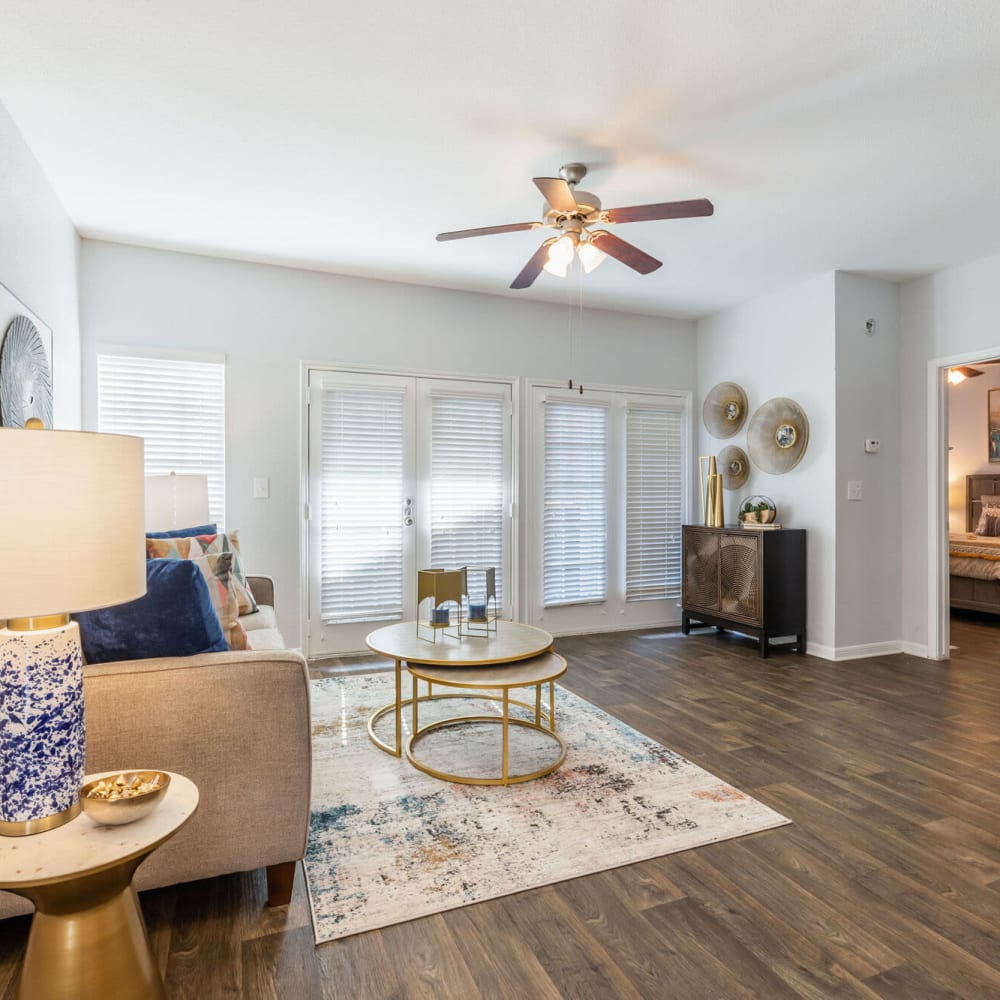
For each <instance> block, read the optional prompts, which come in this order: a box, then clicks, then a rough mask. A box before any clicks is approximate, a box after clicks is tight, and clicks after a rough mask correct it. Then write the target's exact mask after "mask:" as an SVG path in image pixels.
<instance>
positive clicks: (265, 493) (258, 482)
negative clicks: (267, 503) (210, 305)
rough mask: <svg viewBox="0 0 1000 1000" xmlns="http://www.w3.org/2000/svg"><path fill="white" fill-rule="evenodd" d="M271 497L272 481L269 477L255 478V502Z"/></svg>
mask: <svg viewBox="0 0 1000 1000" xmlns="http://www.w3.org/2000/svg"><path fill="white" fill-rule="evenodd" d="M270 495H271V481H270V479H268V477H267V476H255V477H254V481H253V498H254V500H266V499H267V498H268V497H269V496H270Z"/></svg>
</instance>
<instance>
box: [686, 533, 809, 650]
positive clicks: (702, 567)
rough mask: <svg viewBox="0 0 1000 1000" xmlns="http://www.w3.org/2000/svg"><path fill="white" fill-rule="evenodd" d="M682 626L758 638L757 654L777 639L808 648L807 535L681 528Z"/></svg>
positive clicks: (687, 630)
mask: <svg viewBox="0 0 1000 1000" xmlns="http://www.w3.org/2000/svg"><path fill="white" fill-rule="evenodd" d="M683 538H684V541H683V545H684V582H683V588H682V611H681V628H682V630H683V632H684V634H685V635H687V634H688V632H689V631H690V629H691V625H692V624H695V625H698V624H702V625H715V626H716V627H717V628H720V629H722V628H729V629H732V630H733V631H734V632H743V633H745V634H746V635H752V636H754V637H756V639H757V642H758V646H759V649H760V655H761V656H767V654H768V649H769V642H770V640H771V639H773V638H776V637H778V636H795V641H794V643H789V644H788V645H789V646H794V647H795V648H796V649H797V650H798V651H799V652H800V653H804V652H805V650H806V533H805V531H804V530H803V529H801V528H799V529H788V528H782V529H779V530H776V531H755V530H751V529H748V528H704V527H702V526H701V525H693V524H686V525H684V535H683Z"/></svg>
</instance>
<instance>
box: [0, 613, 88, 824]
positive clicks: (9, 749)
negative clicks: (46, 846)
mask: <svg viewBox="0 0 1000 1000" xmlns="http://www.w3.org/2000/svg"><path fill="white" fill-rule="evenodd" d="M84 749H85V744H84V728H83V655H82V653H81V651H80V630H79V628H78V627H77V624H76V622H70V623H69V624H68V625H64V626H61V627H58V628H49V629H40V630H37V631H32V632H14V631H11V630H10V629H6V628H4V629H0V835H4V836H8V837H14V836H23V835H25V834H31V833H41V832H42V831H43V830H49V829H52V828H53V827H56V826H60V825H62V824H63V823H66V822H69V820H71V819H73V817H74V816H76V814H77V813H78V812H79V809H80V804H79V792H80V786H81V785H82V784H83V772H84Z"/></svg>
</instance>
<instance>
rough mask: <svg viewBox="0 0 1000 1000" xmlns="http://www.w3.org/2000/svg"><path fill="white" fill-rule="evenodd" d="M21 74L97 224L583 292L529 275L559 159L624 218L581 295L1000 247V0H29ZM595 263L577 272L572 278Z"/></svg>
mask: <svg viewBox="0 0 1000 1000" xmlns="http://www.w3.org/2000/svg"><path fill="white" fill-rule="evenodd" d="M2 37H3V42H4V44H3V52H2V55H0V100H2V101H3V103H4V104H5V105H6V106H7V109H8V111H9V112H10V114H11V115H12V117H13V118H14V120H15V122H16V123H17V125H18V126H19V128H20V129H21V131H22V133H23V134H24V136H25V138H26V140H27V142H28V144H29V145H30V146H31V148H32V149H33V151H34V152H35V155H36V156H37V157H38V160H39V162H40V163H41V165H42V167H43V169H44V170H45V172H46V173H47V175H48V176H49V178H50V180H51V182H52V184H53V186H54V187H55V190H56V192H57V193H58V195H59V196H60V198H61V199H62V201H63V203H64V205H65V206H66V209H67V211H68V212H69V214H70V216H71V218H72V219H73V221H74V222H75V224H76V225H77V227H78V229H79V231H80V232H81V233H82V234H83V235H84V236H89V237H95V238H100V239H110V240H119V241H122V242H129V243H138V244H143V245H148V246H154V247H164V248H171V249H181V250H190V251H194V252H198V253H208V254H219V255H223V256H230V257H237V258H246V259H251V260H259V261H266V262H273V263H280V264H291V265H296V266H305V267H311V268H316V269H320V270H328V271H334V272H339V273H343V274H357V275H367V276H371V277H382V278H390V279H394V280H399V281H407V282H417V283H421V284H427V285H437V286H441V287H446V288H462V289H469V290H474V291H482V292H491V293H496V294H505V295H512V296H519V297H522V298H533V299H541V300H550V301H556V302H562V301H565V300H566V296H567V289H568V285H569V283H568V282H567V281H565V280H560V279H558V278H554V277H551V276H549V275H547V274H542V275H541V276H540V277H539V279H538V281H537V282H536V284H535V286H534V287H533V288H532V289H530V290H528V291H525V292H511V291H508V290H507V286H508V285H509V283H510V281H511V280H512V279H513V277H514V275H515V274H517V272H518V271H519V270H520V269H521V267H522V266H523V264H524V263H525V262H526V260H527V259H528V257H529V256H530V255H531V254H532V253H533V251H534V250H535V248H536V247H537V246H538V244H539V242H540V239H541V238H542V236H544V235H546V234H544V233H542V234H540V233H538V232H521V233H514V234H507V235H501V236H491V237H485V238H482V239H473V240H463V241H457V242H453V243H436V242H435V240H434V235H435V234H436V233H437V232H438V231H440V230H450V229H464V228H469V227H475V226H487V225H496V224H501V223H508V222H522V221H529V220H532V219H535V218H537V217H538V214H539V213H540V210H541V198H540V196H539V195H538V193H537V191H536V190H535V188H534V186H533V185H532V183H531V177H532V176H533V175H536V174H541V175H550V176H551V175H555V174H556V173H557V171H558V168H559V166H560V164H562V163H565V162H567V161H570V160H582V161H583V162H585V163H587V164H589V165H590V166H591V174H590V175H589V176H588V177H587V180H586V182H585V183H584V184H583V185H582V186H583V187H585V188H587V189H588V190H591V191H594V192H595V193H597V194H598V195H599V196H600V197H601V199H602V200H603V202H604V205H605V207H614V206H618V205H634V204H639V203H646V202H657V201H672V200H676V199H683V198H695V197H707V198H710V199H711V200H712V201H713V202H714V203H715V207H716V214H715V216H714V217H713V218H710V219H691V220H684V221H669V222H644V223H636V224H632V225H628V226H618V227H615V229H614V231H615V233H616V235H618V236H621V237H622V238H624V239H628V240H630V241H632V242H634V243H636V244H637V245H638V246H640V247H642V248H643V249H644V250H646V251H647V252H649V253H651V254H653V255H654V256H656V257H658V258H660V259H661V260H663V261H664V266H663V267H662V268H661V269H660V270H659V271H656V272H655V273H653V274H651V275H648V276H645V277H644V276H641V275H638V274H635V273H634V272H632V271H630V270H629V269H628V268H626V267H625V266H624V265H621V264H619V263H618V262H617V261H613V260H609V261H607V262H606V263H605V264H604V265H603V266H602V267H601V268H600V269H599V270H597V271H595V272H593V273H592V274H591V275H588V276H587V277H586V281H585V285H584V296H585V303H586V304H587V305H594V306H598V305H599V306H604V307H607V308H612V309H619V310H625V311H629V312H639V313H649V314H653V315H673V316H696V315H703V314H705V313H708V312H712V311H715V310H717V309H720V308H723V307H725V306H728V305H732V304H734V303H736V302H739V301H742V300H745V299H747V298H751V297H753V296H755V295H758V294H762V293H764V292H767V291H770V290H772V289H775V288H780V287H783V286H785V285H788V284H791V283H793V282H795V281H797V280H800V279H803V278H805V277H807V276H808V275H811V274H815V273H817V272H821V271H827V270H830V269H833V268H843V269H849V270H859V271H868V272H873V273H877V274H881V275H887V276H892V277H902V276H909V275H913V274H919V273H924V272H927V271H931V270H935V269H937V268H940V267H943V266H946V265H948V264H952V263H956V262H959V261H962V260H968V259H972V258H975V257H978V256H983V255H985V254H988V253H991V252H994V251H996V250H997V249H1000V197H998V178H1000V4H998V3H997V0H946V2H942V0H881V2H880V0H758V2H746V0H743V2H741V0H725V2H724V0H624V2H621V3H619V4H615V3H613V2H608V0H605V2H603V3H596V2H593V0H575V2H573V3H569V2H566V0H549V2H547V3H539V2H529V0H493V2H485V0H465V2H459V0H450V2H449V0H430V2H424V3H404V2H400V0H391V2H390V0H364V2H347V0H339V2H334V3H320V2H319V0H312V2H305V0H170V2H166V0H159V2H157V0H88V2H86V3H81V2H80V0H9V2H8V3H5V4H4V14H3V28H2ZM574 284H575V283H574Z"/></svg>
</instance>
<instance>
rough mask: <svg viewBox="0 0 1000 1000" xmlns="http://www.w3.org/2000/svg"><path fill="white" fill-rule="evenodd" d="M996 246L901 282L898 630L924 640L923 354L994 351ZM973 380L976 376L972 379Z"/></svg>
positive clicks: (998, 343)
mask: <svg viewBox="0 0 1000 1000" xmlns="http://www.w3.org/2000/svg"><path fill="white" fill-rule="evenodd" d="M998 318H1000V254H997V255H995V256H992V257H985V258H982V259H980V260H976V261H972V262H971V263H968V264H962V265H959V266H957V267H951V268H947V269H946V270H944V271H938V272H937V273H935V274H932V275H928V276H927V277H925V278H919V279H916V280H914V281H910V282H907V283H905V284H904V285H903V286H902V287H901V289H900V330H901V338H902V348H901V351H900V410H901V414H902V417H901V425H900V426H901V438H900V444H901V449H900V461H901V465H902V469H903V481H904V487H903V488H904V491H905V493H906V497H907V502H906V503H904V504H901V509H902V530H903V535H902V560H901V563H902V608H903V612H902V614H903V638H904V640H906V641H907V642H908V643H909V644H910V646H911V648H913V650H914V651H916V650H918V649H925V648H926V644H927V615H928V607H927V600H928V540H927V534H928V525H927V499H926V498H927V486H928V471H927V470H928V406H927V391H928V389H927V379H928V371H927V369H928V364H927V363H928V361H930V360H933V359H938V358H948V359H951V358H954V357H956V356H962V355H973V354H976V355H978V356H979V357H981V358H993V357H998V356H1000V320H998ZM977 381H982V380H981V379H977Z"/></svg>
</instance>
